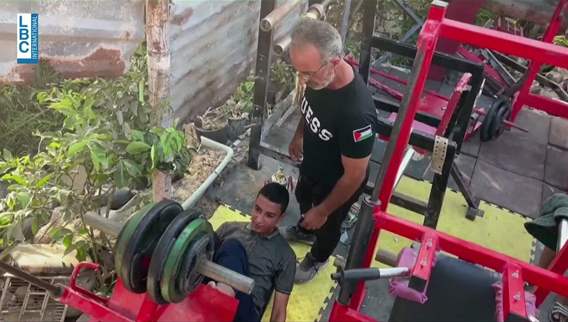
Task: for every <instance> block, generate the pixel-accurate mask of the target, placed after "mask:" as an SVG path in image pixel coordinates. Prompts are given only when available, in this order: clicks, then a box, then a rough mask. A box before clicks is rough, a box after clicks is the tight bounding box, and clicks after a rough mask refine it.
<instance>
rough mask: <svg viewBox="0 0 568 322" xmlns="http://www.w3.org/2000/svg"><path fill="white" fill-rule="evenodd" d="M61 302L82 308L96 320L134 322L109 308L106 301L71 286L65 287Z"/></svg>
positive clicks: (82, 310)
mask: <svg viewBox="0 0 568 322" xmlns="http://www.w3.org/2000/svg"><path fill="white" fill-rule="evenodd" d="M59 302H61V303H63V304H66V305H69V306H71V307H74V308H77V309H80V310H81V312H83V313H85V314H87V315H88V316H89V317H91V319H93V320H95V321H113V322H114V321H116V322H134V320H133V319H131V318H128V317H126V316H124V315H122V314H121V313H119V312H117V311H115V310H113V309H111V308H109V307H108V306H106V304H105V303H101V302H99V301H96V300H95V299H93V297H87V296H85V294H83V293H82V292H77V291H76V290H74V289H72V288H70V287H66V288H65V289H64V291H63V295H62V296H61V298H60V299H59Z"/></svg>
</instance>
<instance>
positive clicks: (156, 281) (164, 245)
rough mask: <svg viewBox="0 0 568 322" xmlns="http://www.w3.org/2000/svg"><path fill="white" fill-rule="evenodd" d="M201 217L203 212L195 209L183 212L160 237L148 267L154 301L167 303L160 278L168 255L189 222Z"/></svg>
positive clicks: (149, 283)
mask: <svg viewBox="0 0 568 322" xmlns="http://www.w3.org/2000/svg"><path fill="white" fill-rule="evenodd" d="M199 217H201V213H200V212H198V211H196V210H193V209H189V210H185V211H183V212H181V213H180V214H179V215H178V216H177V217H176V218H175V219H174V220H173V221H172V222H171V223H170V224H169V225H168V227H167V228H166V231H164V233H163V234H162V237H160V240H159V241H158V244H157V245H156V248H154V252H153V253H152V259H151V260H150V268H149V269H148V280H147V282H146V287H147V290H148V294H149V295H150V298H152V300H154V302H156V303H158V304H165V303H167V301H166V300H165V299H164V297H163V296H162V293H161V291H160V280H161V279H162V273H163V269H164V263H165V262H166V257H167V256H168V254H169V252H170V250H171V248H172V246H173V245H174V243H175V241H176V239H177V238H178V236H179V234H180V233H181V232H182V231H183V230H184V228H185V227H186V226H187V224H189V223H190V222H191V221H193V220H194V219H196V218H199Z"/></svg>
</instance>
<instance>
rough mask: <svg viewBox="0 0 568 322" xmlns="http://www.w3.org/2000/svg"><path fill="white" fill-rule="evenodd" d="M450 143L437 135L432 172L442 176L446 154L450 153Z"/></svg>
mask: <svg viewBox="0 0 568 322" xmlns="http://www.w3.org/2000/svg"><path fill="white" fill-rule="evenodd" d="M448 142H449V141H448V139H447V138H445V137H443V136H438V135H436V138H435V140H434V150H433V152H432V171H434V173H436V174H440V175H441V174H442V169H443V168H444V161H445V160H446V152H447V151H448Z"/></svg>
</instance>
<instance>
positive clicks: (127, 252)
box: [0, 200, 254, 322]
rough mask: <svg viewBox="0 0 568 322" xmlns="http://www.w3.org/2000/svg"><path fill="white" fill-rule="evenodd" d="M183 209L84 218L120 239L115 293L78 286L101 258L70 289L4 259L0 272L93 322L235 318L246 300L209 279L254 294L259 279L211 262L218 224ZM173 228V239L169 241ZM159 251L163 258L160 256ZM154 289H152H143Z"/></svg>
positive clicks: (165, 205) (160, 206)
mask: <svg viewBox="0 0 568 322" xmlns="http://www.w3.org/2000/svg"><path fill="white" fill-rule="evenodd" d="M182 210H183V209H182V208H181V206H180V205H179V204H178V203H177V202H174V201H171V200H163V201H161V202H159V203H155V204H149V205H146V206H145V207H143V208H142V209H141V210H139V211H138V212H137V213H135V214H134V215H133V216H132V217H131V218H130V220H128V221H127V222H126V223H125V224H122V223H118V222H112V221H109V220H105V219H104V218H102V217H100V216H98V215H96V214H92V213H88V214H85V215H84V219H85V222H86V223H87V224H88V225H90V226H92V227H93V228H96V229H99V230H101V231H103V232H104V233H106V234H107V235H109V236H110V237H118V238H117V243H116V245H115V261H116V263H115V266H116V268H117V272H118V279H117V281H116V284H115V286H114V289H113V292H112V296H111V297H110V298H106V297H101V296H99V295H96V294H94V293H91V292H90V291H88V290H86V289H83V288H81V287H79V286H77V285H76V280H77V277H78V275H79V273H80V272H81V271H83V270H84V269H92V270H98V268H99V266H98V265H97V264H94V263H79V264H78V265H77V266H76V267H75V268H74V270H73V274H72V276H71V278H70V280H69V285H67V286H64V285H60V284H57V285H52V284H49V283H46V282H45V281H42V280H39V279H38V278H36V277H34V276H33V275H31V274H29V273H27V272H25V271H22V270H20V269H18V268H15V267H13V266H11V265H9V264H7V263H4V262H1V261H0V269H2V270H5V271H7V272H9V273H11V274H13V275H15V276H16V277H18V278H21V279H23V280H25V281H28V282H30V283H31V284H33V285H35V286H38V287H40V288H42V289H45V290H47V291H48V292H49V293H50V295H51V296H52V297H54V298H55V299H56V300H57V301H59V302H60V303H62V304H66V305H69V306H71V307H73V308H76V309H78V310H80V311H82V312H84V313H85V314H87V315H88V316H89V317H90V318H91V320H90V321H91V322H103V321H118V322H133V321H144V322H150V321H160V322H163V321H168V322H182V321H187V319H188V317H191V320H192V321H203V322H205V321H212V320H214V321H227V322H229V321H232V320H233V319H234V315H235V313H236V310H237V306H238V301H237V300H236V299H235V298H233V297H230V296H228V295H226V294H224V293H221V292H219V291H217V290H216V289H214V288H212V287H210V286H208V285H205V284H201V281H202V279H203V277H204V276H205V277H208V278H211V279H213V280H216V281H219V282H223V283H225V284H228V285H230V286H231V287H233V288H234V289H236V290H239V291H241V292H244V293H247V294H250V292H251V291H252V288H253V287H254V280H252V279H251V278H249V277H246V276H243V275H240V274H238V273H236V272H233V271H231V270H228V269H226V268H224V267H222V266H220V265H217V264H215V263H213V262H211V261H210V260H209V259H211V258H212V256H213V249H214V248H213V233H212V229H211V225H210V224H209V223H208V222H207V221H206V220H205V219H204V218H202V217H201V216H200V215H199V212H197V211H195V210H187V211H182ZM166 233H167V234H168V236H166V237H171V238H163V236H164V235H165V234H166ZM176 237H180V238H176ZM170 242H171V245H170ZM164 245H169V246H170V251H169V252H166V253H165V254H162V253H161V252H160V251H161V250H162V249H164V248H167V247H166V246H164ZM157 246H159V247H160V249H156V247H157ZM158 254H159V255H160V258H158V257H156V258H157V259H154V258H153V256H158ZM126 260H128V262H127V261H126ZM152 262H154V263H157V264H154V265H152ZM160 263H161V264H162V265H158V264H160ZM164 264H165V265H164ZM150 266H151V267H153V268H152V269H151V270H150V269H149V267H150ZM159 266H163V269H164V272H163V273H166V274H164V275H163V276H164V277H165V278H162V275H159V274H161V273H162V272H161V270H157V271H158V273H159V274H158V275H156V274H157V273H156V267H159ZM147 273H149V275H147ZM162 286H164V288H163V289H164V290H165V292H162ZM146 288H147V289H148V292H147V293H145V292H144V291H143V290H145V289H146ZM180 297H181V299H180ZM168 301H169V302H168ZM174 301H175V302H176V303H170V302H174Z"/></svg>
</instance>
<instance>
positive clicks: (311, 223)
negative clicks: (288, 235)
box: [300, 206, 328, 230]
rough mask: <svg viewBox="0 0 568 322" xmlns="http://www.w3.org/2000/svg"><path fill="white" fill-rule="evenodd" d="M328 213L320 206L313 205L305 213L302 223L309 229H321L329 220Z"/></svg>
mask: <svg viewBox="0 0 568 322" xmlns="http://www.w3.org/2000/svg"><path fill="white" fill-rule="evenodd" d="M327 215H328V214H327V213H325V212H323V211H322V209H321V208H320V207H317V206H316V207H313V208H312V209H310V210H308V212H306V213H305V214H304V220H302V222H301V223H300V225H301V226H302V227H304V228H305V229H307V230H316V229H320V228H321V226H323V225H324V224H325V222H326V221H327Z"/></svg>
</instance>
